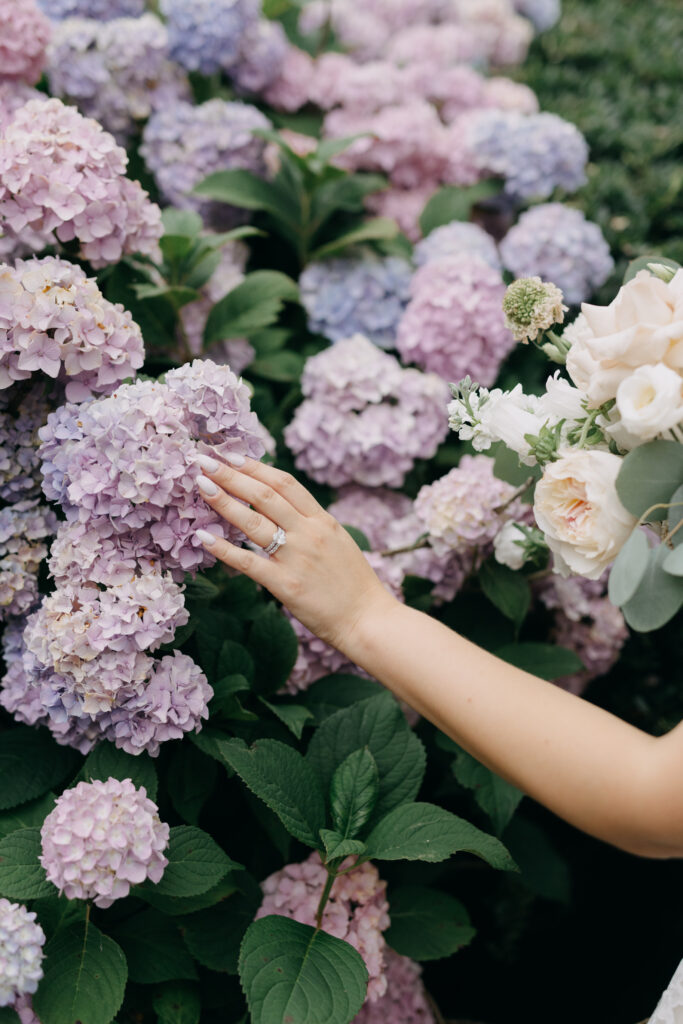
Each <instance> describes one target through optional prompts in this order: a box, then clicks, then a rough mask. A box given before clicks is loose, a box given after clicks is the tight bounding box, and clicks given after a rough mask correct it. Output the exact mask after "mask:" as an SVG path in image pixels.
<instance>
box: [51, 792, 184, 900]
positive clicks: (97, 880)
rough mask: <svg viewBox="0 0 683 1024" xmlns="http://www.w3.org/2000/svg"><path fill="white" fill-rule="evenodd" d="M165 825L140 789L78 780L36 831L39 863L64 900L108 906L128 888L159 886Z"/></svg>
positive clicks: (166, 839)
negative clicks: (39, 842) (39, 844)
mask: <svg viewBox="0 0 683 1024" xmlns="http://www.w3.org/2000/svg"><path fill="white" fill-rule="evenodd" d="M169 833H170V830H169V827H168V825H166V824H164V823H162V822H161V820H160V818H159V809H158V807H157V805H156V804H155V803H153V802H152V801H151V800H150V799H149V798H148V796H147V792H146V790H145V788H144V786H141V787H140V788H139V789H136V788H135V786H134V785H133V783H132V782H131V780H130V779H124V780H123V782H120V781H119V780H118V779H107V781H106V782H99V781H95V782H79V783H78V785H77V786H74V787H73V789H67V790H66V791H65V792H64V793H62V795H61V796H60V797H58V799H57V802H56V804H55V807H54V810H52V811H51V812H50V813H49V814H48V816H47V818H46V819H45V821H44V822H43V827H42V828H41V830H40V834H41V839H42V844H43V852H42V854H41V857H40V863H41V864H42V865H43V868H44V869H45V873H46V874H47V877H48V880H49V881H50V882H52V883H53V885H56V886H57V888H58V889H59V891H60V892H62V893H64V895H65V896H66V897H67V899H70V900H73V899H80V900H90V899H93V898H94V901H95V906H97V907H110V906H111V905H112V903H113V902H114V901H115V900H119V899H122V898H123V897H125V896H127V895H128V893H129V892H130V887H131V885H139V884H140V883H141V882H144V881H146V880H147V879H149V880H150V881H152V882H155V883H156V882H159V881H160V879H161V876H162V875H163V873H164V870H165V868H166V865H167V864H168V860H167V859H166V857H164V853H163V851H164V850H165V849H166V847H167V845H168V838H169Z"/></svg>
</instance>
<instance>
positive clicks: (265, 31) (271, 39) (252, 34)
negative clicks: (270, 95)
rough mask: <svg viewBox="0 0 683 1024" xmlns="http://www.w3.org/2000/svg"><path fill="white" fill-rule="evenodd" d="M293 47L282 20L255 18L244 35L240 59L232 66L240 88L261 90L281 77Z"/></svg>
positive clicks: (259, 91)
mask: <svg viewBox="0 0 683 1024" xmlns="http://www.w3.org/2000/svg"><path fill="white" fill-rule="evenodd" d="M289 50H290V45H289V43H288V41H287V35H286V33H285V30H284V29H283V27H282V25H281V24H280V22H279V21H271V20H270V19H269V18H259V20H258V21H252V22H251V23H250V24H249V25H248V26H247V29H246V31H245V33H244V35H243V36H242V44H241V47H240V53H239V57H238V60H237V63H236V64H235V65H234V66H233V67H232V68H231V69H230V77H231V78H232V80H233V82H234V84H235V86H236V88H237V89H238V91H239V92H246V93H261V92H263V90H264V89H267V88H268V87H269V86H270V85H271V84H272V83H273V82H274V81H275V80H276V79H277V78H278V77H279V74H280V71H281V69H282V68H283V66H284V63H285V58H286V56H287V54H288V52H289Z"/></svg>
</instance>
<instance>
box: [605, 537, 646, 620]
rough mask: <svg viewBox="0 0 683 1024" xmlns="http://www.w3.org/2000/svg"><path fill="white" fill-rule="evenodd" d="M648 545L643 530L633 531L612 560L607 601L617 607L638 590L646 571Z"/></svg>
mask: <svg viewBox="0 0 683 1024" xmlns="http://www.w3.org/2000/svg"><path fill="white" fill-rule="evenodd" d="M649 558H650V545H649V544H648V542H647V537H646V536H645V533H644V531H643V530H634V531H633V533H632V534H631V536H630V537H629V539H628V540H627V541H626V543H625V544H624V546H623V547H622V549H621V551H620V552H619V554H618V555H617V557H616V558H615V560H614V565H613V566H612V569H611V571H610V574H609V584H608V590H609V599H610V601H611V602H612V604H615V605H617V606H618V607H619V606H621V605H622V604H626V602H627V601H629V600H630V599H631V598H632V597H633V595H634V594H635V592H636V590H637V589H638V584H639V583H640V581H641V580H642V578H643V576H644V575H645V572H646V570H647V566H648V562H649Z"/></svg>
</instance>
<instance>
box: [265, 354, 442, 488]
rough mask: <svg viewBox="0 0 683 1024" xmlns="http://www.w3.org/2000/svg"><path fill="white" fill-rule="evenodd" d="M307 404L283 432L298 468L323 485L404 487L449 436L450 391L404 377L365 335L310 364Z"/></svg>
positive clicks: (430, 378)
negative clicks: (446, 404)
mask: <svg viewBox="0 0 683 1024" xmlns="http://www.w3.org/2000/svg"><path fill="white" fill-rule="evenodd" d="M302 390H303V393H304V395H305V397H306V400H305V401H304V402H302V404H301V405H300V406H299V407H298V409H297V410H296V412H295V414H294V417H293V419H292V421H291V423H290V424H289V425H288V426H287V427H286V428H285V434H284V436H285V443H286V444H287V445H288V446H289V448H290V449H291V451H292V452H293V453H294V454H295V456H296V465H297V467H298V468H299V469H301V470H303V471H304V472H305V473H308V475H309V476H310V477H311V478H312V479H313V480H317V481H318V482H320V483H328V484H331V485H332V486H333V487H340V486H342V485H343V484H347V483H354V482H355V483H361V484H366V485H368V486H381V485H386V486H389V487H400V486H401V485H402V483H403V480H404V478H405V475H406V473H407V472H409V470H410V469H411V468H412V466H413V463H414V461H415V459H418V458H431V456H432V455H433V454H434V452H435V451H436V449H437V447H438V446H439V444H440V443H441V441H442V440H443V439H444V437H445V434H446V432H447V431H446V414H445V411H444V407H443V402H444V393H445V390H447V387H446V384H445V382H444V381H443V380H441V379H440V378H439V377H436V376H434V375H433V374H423V373H420V372H419V371H417V370H404V369H402V368H401V366H400V364H399V363H398V361H397V360H396V359H395V358H394V357H393V356H390V355H389V354H388V353H385V352H381V351H380V350H379V349H377V348H376V347H375V346H374V345H373V344H372V342H370V341H368V339H367V338H364V337H363V336H362V335H355V336H354V337H352V338H347V339H345V340H344V341H340V342H337V344H336V345H333V346H332V348H330V349H327V350H326V351H323V352H320V353H319V354H318V355H316V356H313V357H312V358H311V359H309V360H308V362H307V363H306V366H305V368H304V373H303V377H302Z"/></svg>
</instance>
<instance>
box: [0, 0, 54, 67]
mask: <svg viewBox="0 0 683 1024" xmlns="http://www.w3.org/2000/svg"><path fill="white" fill-rule="evenodd" d="M49 38H50V22H49V21H48V19H47V18H46V17H45V15H44V14H43V12H42V11H40V10H38V8H37V7H36V5H35V3H34V0H0V81H1V80H3V79H9V80H10V81H13V80H17V79H19V80H20V81H23V82H28V84H29V85H33V84H35V82H37V81H38V79H39V78H40V75H41V73H42V70H43V67H44V65H45V48H46V46H47V44H48V40H49Z"/></svg>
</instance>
